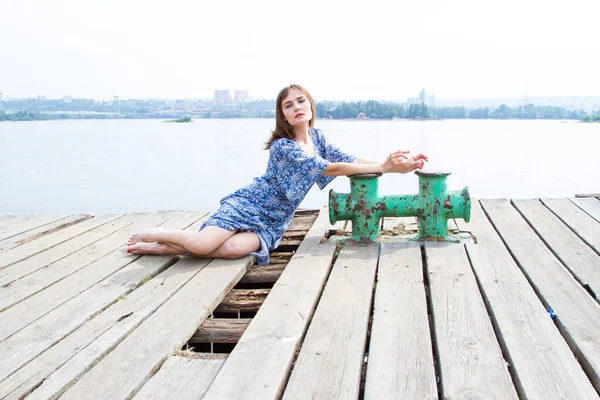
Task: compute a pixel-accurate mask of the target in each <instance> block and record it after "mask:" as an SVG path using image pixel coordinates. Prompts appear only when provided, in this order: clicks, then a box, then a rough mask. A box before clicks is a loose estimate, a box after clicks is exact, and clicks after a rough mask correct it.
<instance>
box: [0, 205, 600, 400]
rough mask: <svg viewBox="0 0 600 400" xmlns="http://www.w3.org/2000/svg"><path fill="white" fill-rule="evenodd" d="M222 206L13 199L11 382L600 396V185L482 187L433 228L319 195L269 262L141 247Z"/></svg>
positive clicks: (24, 388)
mask: <svg viewBox="0 0 600 400" xmlns="http://www.w3.org/2000/svg"><path fill="white" fill-rule="evenodd" d="M207 216H208V213H206V212H156V213H149V214H137V213H136V214H125V215H101V216H94V217H91V216H88V215H54V214H53V215H29V216H0V399H22V398H27V399H54V398H61V399H77V400H81V399H110V400H115V399H130V398H134V399H136V400H138V399H200V398H202V399H211V400H213V399H218V400H221V399H256V400H265V399H279V398H283V399H285V400H287V399H327V400H331V399H357V398H358V399H362V398H364V399H452V400H456V399H502V400H504V399H541V400H550V399H582V400H591V399H600V396H599V394H598V393H599V392H600V300H599V299H600V200H599V199H598V198H595V197H580V198H579V197H578V198H573V199H540V200H537V199H534V200H505V199H503V200H481V201H479V202H478V201H474V202H473V209H472V213H471V222H470V223H465V222H464V221H463V220H456V221H450V224H449V228H450V229H451V230H452V231H453V232H454V233H456V234H459V235H460V236H461V237H463V238H464V240H463V242H462V243H425V244H424V245H423V244H422V243H417V242H411V241H409V240H407V238H408V237H410V236H411V235H414V233H416V229H417V228H416V220H415V219H414V218H389V219H385V220H384V221H383V223H382V235H381V236H380V238H381V242H382V243H381V244H380V245H374V246H367V247H352V246H342V245H336V243H335V242H334V241H333V240H331V237H332V236H338V237H339V236H344V235H346V232H347V231H349V229H350V227H349V226H346V225H349V223H348V224H346V223H338V224H336V225H335V226H331V225H330V224H329V222H328V216H327V210H325V209H323V210H320V212H319V210H301V211H298V212H297V213H296V216H295V218H294V221H293V223H292V225H291V226H290V227H289V229H288V231H287V232H286V235H285V237H284V240H283V241H282V244H281V246H280V248H279V249H277V251H276V252H273V253H272V262H271V264H270V265H268V266H256V265H253V259H252V258H251V257H246V258H243V259H239V260H210V259H197V258H181V257H174V256H132V255H129V254H127V253H126V252H125V243H126V241H127V238H128V237H129V236H130V235H131V234H132V233H134V232H136V231H138V230H140V229H143V228H148V227H155V226H162V227H164V228H172V229H188V230H196V229H197V228H198V226H199V224H200V223H201V221H202V220H203V219H204V218H206V217H207Z"/></svg>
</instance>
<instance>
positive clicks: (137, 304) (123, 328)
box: [0, 213, 209, 400]
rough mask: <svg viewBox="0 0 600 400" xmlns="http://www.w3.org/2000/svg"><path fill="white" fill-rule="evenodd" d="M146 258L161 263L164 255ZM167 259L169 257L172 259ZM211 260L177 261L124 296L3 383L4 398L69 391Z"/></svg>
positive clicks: (2, 396) (190, 228)
mask: <svg viewBox="0 0 600 400" xmlns="http://www.w3.org/2000/svg"><path fill="white" fill-rule="evenodd" d="M202 214H203V213H200V214H198V215H197V217H198V218H199V217H201V216H202ZM174 220H176V218H173V219H172V220H170V221H168V222H167V223H168V224H169V227H170V228H176V226H175V225H174V224H173V223H174ZM194 225H196V224H192V225H191V226H190V227H189V228H187V230H196V229H197V227H196V226H194ZM144 258H146V259H148V260H152V261H158V259H159V258H161V257H156V256H146V257H144ZM162 258H165V259H166V258H167V256H165V257H162ZM189 260H192V259H189ZM208 262H209V260H205V259H204V260H195V261H194V262H191V261H188V262H185V263H183V262H178V263H176V264H175V265H174V266H172V267H171V268H168V269H167V270H166V271H164V272H162V273H161V274H159V275H158V276H156V278H154V279H151V280H149V281H148V282H146V283H145V284H143V285H142V286H140V287H139V288H137V289H136V290H134V291H133V292H132V293H130V294H128V295H127V296H121V297H120V298H119V300H118V301H117V302H116V303H114V304H113V305H111V306H110V307H109V308H108V309H106V310H105V311H103V312H102V313H100V314H99V315H98V316H96V317H94V318H93V319H91V320H90V321H88V322H87V323H85V324H84V325H83V326H82V327H80V328H78V329H77V330H75V331H74V332H73V333H71V334H70V335H68V336H66V337H65V338H64V339H62V340H60V341H59V342H58V343H56V344H55V345H54V346H52V347H51V348H49V349H48V350H46V351H45V352H44V353H42V354H41V355H40V356H38V357H37V358H36V359H35V361H33V362H30V363H28V364H26V365H25V366H23V368H21V369H19V370H18V371H16V372H15V373H14V374H13V375H11V376H10V377H9V378H7V379H6V380H4V381H1V382H0V398H1V399H15V400H16V399H20V398H22V397H23V396H24V395H26V394H28V393H29V392H31V391H32V390H33V389H35V388H38V389H37V390H36V392H34V393H35V396H40V397H41V398H48V397H50V396H51V394H52V393H57V392H59V391H60V390H62V388H64V387H67V386H68V385H70V384H71V383H72V382H73V381H74V380H76V379H78V378H79V377H80V376H81V375H82V374H83V373H85V372H86V371H88V370H89V369H90V368H91V367H92V366H93V365H94V364H96V363H97V362H98V361H99V360H100V359H101V358H102V357H104V355H106V353H108V352H109V351H111V350H112V349H113V348H114V347H115V346H116V345H117V344H118V343H119V342H120V341H121V340H123V338H124V337H125V336H127V335H128V334H129V333H130V332H131V331H132V330H133V329H134V328H136V327H137V326H139V324H140V323H141V322H142V321H144V320H145V319H146V318H147V317H148V316H149V315H151V314H152V313H153V312H154V311H155V310H156V309H157V308H158V307H159V306H160V305H161V304H163V303H164V302H165V301H167V300H168V299H169V298H170V297H171V296H172V295H173V294H174V293H175V292H176V291H177V290H179V288H180V287H182V286H183V285H184V284H185V283H186V282H188V281H189V280H190V279H191V278H192V277H193V276H195V275H196V274H197V273H198V272H199V271H200V270H201V269H202V268H204V266H205V265H206V264H207V263H208ZM54 371H56V372H54ZM42 383H43V385H42ZM40 385H41V386H40ZM5 396H6V397H5ZM44 396H46V397H44Z"/></svg>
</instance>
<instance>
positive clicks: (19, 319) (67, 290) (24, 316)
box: [0, 212, 173, 341]
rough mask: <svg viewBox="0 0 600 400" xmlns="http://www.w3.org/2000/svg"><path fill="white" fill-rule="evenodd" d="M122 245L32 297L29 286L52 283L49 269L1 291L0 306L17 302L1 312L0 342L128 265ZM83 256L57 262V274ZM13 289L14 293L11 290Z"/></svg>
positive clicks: (156, 218) (157, 220)
mask: <svg viewBox="0 0 600 400" xmlns="http://www.w3.org/2000/svg"><path fill="white" fill-rule="evenodd" d="M172 217H173V214H172V213H164V212H163V213H156V214H152V215H150V216H148V217H146V218H144V219H145V221H146V223H152V225H153V226H155V225H156V224H161V223H163V222H165V221H166V220H168V219H170V218H172ZM136 218H139V216H136ZM123 243H125V241H124V240H123V239H122V238H121V241H120V243H119V245H117V246H118V247H117V248H116V249H115V248H114V247H112V248H111V249H109V252H108V254H105V255H103V256H102V255H99V258H96V259H95V260H92V262H89V263H88V262H86V261H83V266H86V264H89V265H87V267H86V268H82V269H80V270H79V271H76V272H74V273H72V274H71V275H70V276H67V277H65V278H64V279H62V280H60V281H59V282H57V283H55V284H54V285H51V286H49V287H47V288H46V289H45V290H42V291H38V292H37V293H35V294H31V293H30V292H29V291H28V288H29V285H31V286H33V288H37V287H38V286H37V285H40V287H42V286H43V285H44V281H43V279H50V280H51V279H52V273H53V272H54V271H53V270H52V269H50V270H49V271H46V270H42V271H37V272H35V274H36V275H37V274H39V275H40V278H41V279H42V280H40V281H38V280H37V279H36V277H35V275H34V276H33V277H31V276H27V277H25V278H23V279H21V281H23V282H24V284H23V285H20V284H19V283H20V281H16V282H13V284H11V285H10V286H9V287H5V288H3V290H2V291H3V292H6V295H5V296H3V297H2V304H10V305H12V304H13V303H14V302H15V301H18V302H17V303H16V304H14V305H12V307H10V308H6V309H4V311H3V312H1V313H0V341H1V340H4V339H6V338H7V337H9V336H11V335H13V334H14V333H16V332H18V331H19V330H21V329H23V328H24V327H26V326H27V325H29V324H31V323H32V322H34V321H35V320H37V319H38V318H41V317H43V316H44V315H45V314H47V313H49V312H50V311H52V310H54V309H55V308H57V307H59V306H60V305H61V304H64V303H65V302H67V301H69V300H70V299H72V298H73V297H75V296H77V295H79V294H80V293H82V292H85V291H86V290H87V289H89V288H90V287H92V286H94V285H97V284H98V282H100V281H102V280H103V279H106V278H107V277H109V276H111V275H112V274H114V273H116V272H117V271H119V270H120V269H122V268H123V267H125V266H126V265H127V264H129V263H130V262H131V260H132V259H135V257H132V256H127V255H125V253H124V251H123V250H122V249H119V247H123ZM111 250H112V251H111ZM86 253H87V252H86V250H85V249H84V251H83V255H78V254H75V257H74V259H72V261H71V262H69V260H67V261H66V263H63V262H61V261H63V260H60V261H59V262H58V265H57V269H58V273H60V271H61V270H67V271H69V270H71V269H74V268H77V267H78V266H79V265H78V260H79V259H81V258H84V257H85V255H86ZM94 253H95V251H94V250H92V254H94ZM95 255H96V254H94V256H95ZM138 258H139V257H138ZM84 260H85V258H84ZM17 265H18V264H17ZM49 268H51V267H49ZM13 286H14V288H15V289H16V290H12V289H13ZM33 290H35V289H33ZM26 295H29V297H28V298H26V299H25V300H23V297H25V296H26ZM117 297H118V296H117ZM21 300H23V301H21ZM11 302H12V303H11Z"/></svg>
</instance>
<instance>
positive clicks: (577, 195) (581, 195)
mask: <svg viewBox="0 0 600 400" xmlns="http://www.w3.org/2000/svg"><path fill="white" fill-rule="evenodd" d="M575 197H576V198H585V197H600V193H589V194H576V195H575Z"/></svg>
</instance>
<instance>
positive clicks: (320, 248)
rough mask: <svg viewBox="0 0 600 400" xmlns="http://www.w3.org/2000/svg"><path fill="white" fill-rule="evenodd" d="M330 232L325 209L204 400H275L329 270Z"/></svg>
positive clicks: (331, 252) (332, 245) (331, 251)
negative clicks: (328, 232)
mask: <svg viewBox="0 0 600 400" xmlns="http://www.w3.org/2000/svg"><path fill="white" fill-rule="evenodd" d="M330 229H333V227H332V226H331V225H330V224H329V216H328V213H327V209H326V208H323V209H321V212H320V213H319V217H318V218H317V220H316V221H315V223H314V224H313V226H312V227H311V229H310V231H309V232H308V234H307V235H306V238H305V239H304V241H303V242H302V244H301V245H300V247H299V248H298V251H297V252H296V254H295V255H294V257H292V259H291V260H290V262H289V264H288V265H287V267H286V268H285V271H284V272H283V274H281V277H280V278H279V280H278V281H277V283H276V284H275V285H274V286H273V288H272V289H271V293H270V294H269V296H268V297H267V298H266V300H265V302H264V304H263V305H262V307H261V308H260V310H259V311H258V313H257V314H256V316H255V317H254V319H253V320H252V323H250V326H249V327H248V329H247V330H246V332H245V333H244V334H243V335H242V337H241V339H240V341H239V342H238V344H237V345H236V346H235V348H234V349H233V352H232V353H231V354H230V356H229V358H228V359H227V361H226V362H225V365H224V366H223V368H222V370H221V372H220V373H219V374H218V375H217V377H216V378H215V381H214V382H213V384H212V385H211V387H210V388H209V390H208V392H207V393H206V395H205V396H204V399H214V400H221V399H241V398H245V399H256V400H267V399H276V398H279V396H280V395H281V391H282V390H283V387H284V385H285V380H286V378H287V376H288V373H289V370H290V368H291V364H292V361H293V359H294V355H295V353H296V350H297V348H298V346H299V343H300V340H301V338H302V336H303V335H304V332H305V330H306V327H307V325H308V321H309V319H310V316H311V315H312V312H313V310H314V308H315V306H316V304H317V301H318V299H319V295H320V294H321V291H322V289H323V285H324V282H325V280H326V279H327V274H328V273H329V271H330V268H331V260H332V257H333V254H334V251H335V245H334V244H333V243H330V242H328V241H322V238H323V236H324V234H325V233H326V232H327V231H329V230H330Z"/></svg>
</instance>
